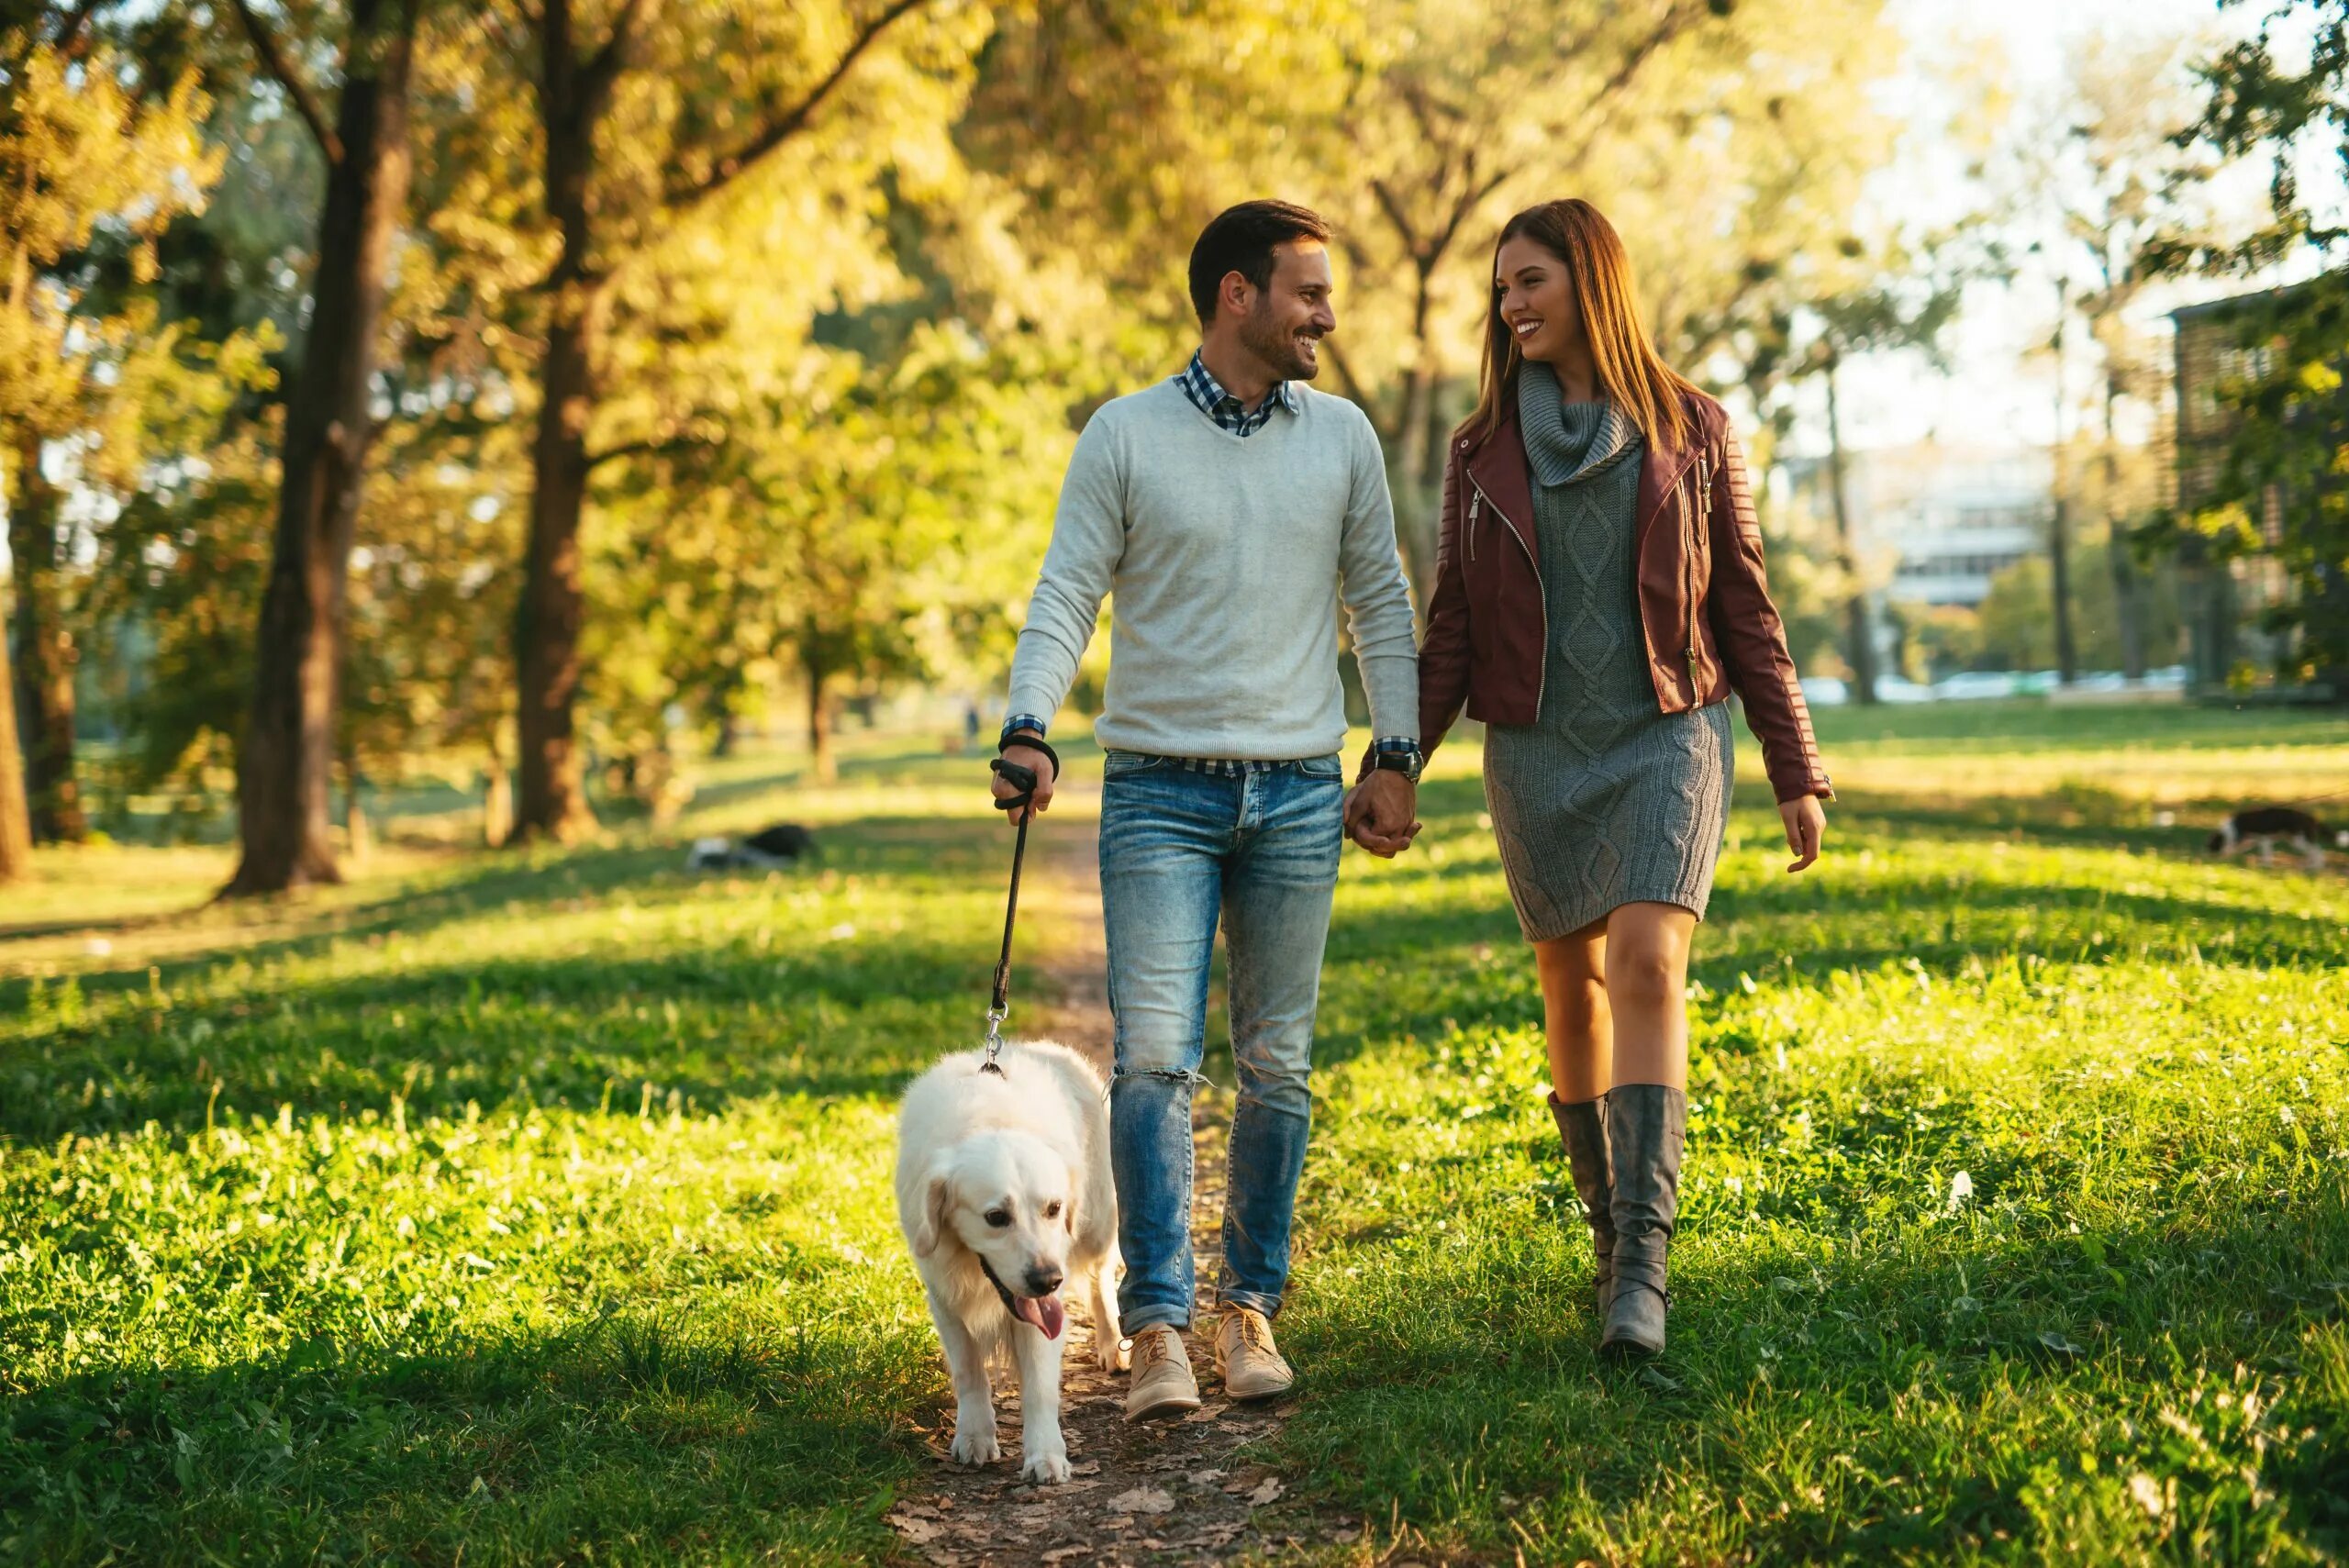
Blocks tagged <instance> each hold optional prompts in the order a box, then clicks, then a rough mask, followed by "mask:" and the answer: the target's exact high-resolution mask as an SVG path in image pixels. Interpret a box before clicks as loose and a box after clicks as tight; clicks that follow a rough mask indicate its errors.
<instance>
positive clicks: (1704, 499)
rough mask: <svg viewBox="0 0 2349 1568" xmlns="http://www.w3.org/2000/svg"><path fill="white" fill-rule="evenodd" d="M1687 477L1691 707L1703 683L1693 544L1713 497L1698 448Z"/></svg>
mask: <svg viewBox="0 0 2349 1568" xmlns="http://www.w3.org/2000/svg"><path fill="white" fill-rule="evenodd" d="M1690 477H1691V478H1692V479H1694V481H1695V494H1694V495H1692V496H1691V497H1690V500H1691V506H1690V508H1689V528H1688V542H1687V550H1688V559H1687V562H1685V563H1684V568H1685V570H1686V572H1687V589H1688V650H1687V652H1688V706H1690V707H1695V706H1698V705H1699V704H1700V703H1702V702H1703V701H1704V700H1705V694H1704V690H1703V687H1702V686H1701V684H1699V683H1698V679H1697V546H1698V536H1699V535H1700V534H1701V532H1702V531H1703V527H1704V517H1705V508H1706V507H1707V506H1709V505H1710V504H1711V501H1712V498H1713V489H1712V485H1711V484H1709V483H1708V479H1709V469H1708V467H1707V464H1706V462H1705V454H1704V453H1703V452H1702V451H1699V452H1698V454H1697V466H1696V469H1695V471H1694V472H1693V473H1692V474H1691V476H1690Z"/></svg>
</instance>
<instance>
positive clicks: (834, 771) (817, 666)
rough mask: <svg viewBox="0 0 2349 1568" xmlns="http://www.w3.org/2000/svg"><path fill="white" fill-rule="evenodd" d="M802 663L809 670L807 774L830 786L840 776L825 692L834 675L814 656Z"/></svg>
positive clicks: (807, 657) (804, 658) (808, 656)
mask: <svg viewBox="0 0 2349 1568" xmlns="http://www.w3.org/2000/svg"><path fill="white" fill-rule="evenodd" d="M810 640H811V642H812V640H813V639H810ZM802 662H804V663H805V664H806V665H807V771H808V773H809V774H810V775H811V776H812V777H813V778H814V779H815V780H816V782H817V783H818V784H830V783H832V782H834V781H835V780H837V779H838V778H839V777H840V772H841V771H840V759H839V758H838V757H837V756H836V755H834V752H833V747H832V708H831V698H830V697H829V695H826V694H825V691H824V686H825V683H826V682H827V681H828V680H829V677H830V672H829V671H828V670H826V669H825V668H824V662H823V661H822V660H821V659H820V658H818V656H817V655H816V654H814V653H812V652H810V653H807V654H806V655H804V656H803V659H802Z"/></svg>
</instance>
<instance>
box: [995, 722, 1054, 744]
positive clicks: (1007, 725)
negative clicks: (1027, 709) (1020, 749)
mask: <svg viewBox="0 0 2349 1568" xmlns="http://www.w3.org/2000/svg"><path fill="white" fill-rule="evenodd" d="M1015 729H1032V730H1034V731H1035V732H1036V733H1037V734H1038V735H1041V734H1043V733H1044V721H1043V720H1042V719H1041V718H1038V717H1036V716H1035V715H1034V714H1032V713H1015V714H1013V715H1012V716H1011V717H1009V718H1007V719H1005V720H1004V721H1003V730H1002V733H1000V734H998V735H997V736H996V740H995V744H996V751H1001V750H1003V748H1004V747H1005V746H1006V745H1008V744H1009V743H1010V740H1011V732H1012V731H1013V730H1015Z"/></svg>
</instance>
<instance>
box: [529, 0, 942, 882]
mask: <svg viewBox="0 0 2349 1568" xmlns="http://www.w3.org/2000/svg"><path fill="white" fill-rule="evenodd" d="M924 4H925V0H867V3H864V4H845V3H844V4H841V5H824V6H815V7H812V8H811V7H803V6H796V5H785V6H782V7H780V8H779V9H778V8H777V7H775V6H773V5H772V4H768V5H760V6H733V5H718V4H715V3H714V0H712V3H709V4H699V5H695V4H685V3H683V0H679V3H675V4H671V5H667V6H663V5H661V4H659V3H658V0H653V3H649V4H648V3H647V0H618V4H617V5H616V6H610V7H608V8H607V13H608V14H607V17H605V19H604V20H603V21H602V22H601V23H600V25H599V24H597V23H596V21H595V20H593V19H592V18H591V17H589V16H588V15H586V14H585V8H584V7H579V6H574V5H573V0H544V3H543V4H542V5H540V6H537V7H535V8H534V7H532V6H527V5H524V6H518V7H517V10H516V15H517V16H518V23H516V24H514V26H512V27H507V28H506V29H505V30H506V36H507V47H508V49H509V50H510V51H511V54H512V56H513V58H515V59H516V60H517V61H528V69H529V72H530V75H531V79H532V85H533V88H534V91H535V95H536V96H535V102H536V109H537V116H536V121H537V123H536V126H535V128H534V129H535V133H536V135H537V136H538V138H539V142H540V146H539V152H540V160H541V179H540V203H541V205H542V209H543V215H544V217H545V220H546V222H547V224H548V225H549V227H550V228H551V230H552V234H551V242H552V248H553V261H552V264H551V266H550V267H549V269H548V271H547V272H546V275H545V279H544V283H543V286H542V289H541V291H540V293H541V297H542V300H543V312H542V315H541V317H540V321H539V324H538V331H539V337H540V360H539V368H538V394H539V406H538V412H537V420H538V425H537V434H536V438H535V440H534V443H533V446H532V450H531V457H530V466H531V495H530V504H529V532H528V538H527V543H526V547H525V553H524V558H523V579H522V584H521V598H520V604H519V607H518V610H517V612H516V617H515V668H516V675H517V682H516V684H517V696H518V733H519V739H520V751H521V755H520V759H519V761H520V790H519V797H518V802H517V808H516V832H517V835H518V836H521V837H535V836H545V837H549V838H552V839H555V840H572V839H575V838H577V837H578V836H579V835H580V834H582V833H583V832H584V831H585V830H586V829H588V828H590V827H592V826H593V823H594V817H593V816H592V814H591V812H590V810H589V808H588V805H587V799H586V795H585V793H584V788H583V777H582V757H581V754H580V751H579V747H578V742H577V734H576V728H577V726H576V717H575V714H574V711H573V709H574V705H575V703H576V700H577V697H578V695H579V690H580V683H581V677H582V666H581V637H582V633H583V630H584V625H585V619H586V613H587V607H588V606H587V599H586V595H585V591H584V576H583V571H584V555H583V550H582V544H581V539H580V529H581V521H582V517H583V516H584V512H585V509H586V506H587V504H588V500H589V490H590V484H591V481H592V480H593V479H594V477H595V476H596V473H597V471H598V470H599V469H603V468H605V467H606V466H607V465H610V464H614V463H618V462H624V461H626V460H628V459H629V458H632V457H635V456H638V455H640V454H642V453H644V452H646V451H647V450H650V449H651V448H653V447H656V446H659V445H662V444H663V443H664V442H665V441H666V440H667V439H669V438H668V437H667V436H664V435H663V434H662V433H661V432H659V431H657V430H655V431H644V432H640V433H638V434H635V435H633V436H619V435H614V436H613V437H612V439H609V440H608V441H602V442H599V441H598V439H597V437H598V435H599V434H601V433H604V427H605V426H606V425H607V422H606V421H599V419H598V411H599V406H600V405H601V403H602V401H603V399H604V397H605V395H606V394H607V391H608V380H607V378H608V376H609V374H610V373H611V371H612V368H613V367H612V363H611V359H612V350H613V343H612V339H613V338H614V336H615V333H616V330H620V329H624V328H625V327H626V325H627V320H626V318H627V317H629V314H630V306H631V304H632V303H633V302H632V301H631V300H630V299H629V289H630V287H631V286H632V285H633V286H639V287H642V286H648V279H649V277H650V276H652V275H657V274H658V273H659V272H660V269H661V264H662V261H664V260H667V261H674V260H675V259H676V254H677V252H676V250H675V249H674V247H675V245H676V243H677V235H678V233H679V231H680V230H681V229H685V230H690V229H692V228H693V226H695V225H696V224H697V223H699V222H700V221H702V220H704V219H706V218H707V217H708V215H709V214H711V213H712V212H713V211H716V210H717V209H718V208H719V207H720V206H722V205H723V204H725V203H727V202H728V201H729V200H732V199H734V198H735V197H736V195H737V194H738V192H739V190H740V187H741V186H742V185H743V184H744V183H745V182H746V177H748V176H751V175H753V174H758V175H762V176H764V175H768V174H770V173H773V172H775V171H778V170H780V169H783V168H784V167H785V163H786V161H787V160H788V158H790V157H793V156H796V155H798V154H800V153H801V152H802V151H803V150H804V149H805V148H806V147H807V145H808V144H809V143H810V142H811V141H812V140H814V139H815V138H816V137H817V133H818V131H819V130H824V131H826V132H827V134H828V135H829V134H830V133H831V132H832V129H833V128H832V125H831V121H832V119H833V118H834V116H833V114H832V113H831V111H834V110H835V109H836V108H837V107H838V106H839V105H840V104H841V102H842V101H843V100H844V99H845V97H846V95H847V93H848V84H849V83H851V80H852V76H853V75H854V73H855V72H856V71H857V68H858V66H859V64H860V63H861V62H863V61H867V60H868V59H869V58H874V59H877V58H878V51H879V50H880V49H881V47H882V46H883V45H884V43H885V40H889V39H892V38H893V35H894V34H895V33H896V32H897V31H902V30H904V28H905V27H906V24H907V21H908V19H909V18H912V17H914V16H915V14H916V13H918V12H919V11H921V10H922V9H923V8H924ZM499 16H500V18H501V23H503V19H504V13H503V12H501V13H499ZM517 28H518V29H519V30H516V29H517ZM978 41H979V39H978V36H977V33H976V29H975V28H974V26H973V21H972V19H971V18H968V17H963V18H960V19H958V20H952V21H950V22H949V23H945V24H940V25H938V26H937V27H934V28H930V29H928V30H927V31H922V32H918V35H917V36H916V37H915V38H914V39H912V40H911V41H910V43H909V46H908V48H907V50H903V51H900V53H899V55H898V57H897V61H896V69H895V70H894V71H893V72H890V73H889V78H890V80H889V81H888V82H887V83H886V88H887V89H888V90H889V91H890V92H891V93H893V94H895V95H897V96H898V97H899V98H900V99H901V98H902V95H903V94H904V93H905V92H906V91H907V90H908V88H909V87H910V88H911V89H912V90H914V91H916V92H917V93H920V92H921V91H922V90H923V89H924V88H928V89H929V94H928V95H929V96H930V99H931V103H930V106H929V107H928V111H927V113H926V114H925V115H923V116H922V118H927V119H929V120H930V123H932V124H934V125H937V126H939V127H940V128H941V129H942V128H943V126H944V124H945V123H946V121H947V119H948V117H949V115H948V114H947V113H944V112H941V110H943V109H947V108H949V107H950V106H951V105H952V102H953V101H954V99H955V96H956V95H958V94H959V92H960V89H961V86H962V85H963V83H964V80H965V78H966V73H967V69H968V59H969V55H970V52H971V51H972V50H974V48H975V46H976V44H977V43H978ZM941 88H943V89H945V92H946V97H945V98H944V99H943V100H941V99H939V98H938V97H937V93H938V90H939V89H941ZM888 118H889V117H888V116H883V117H881V119H882V122H883V123H884V124H885V123H886V121H887V119H888ZM917 123H918V121H917ZM852 134H853V135H855V136H862V137H865V138H866V139H868V140H869V139H870V132H868V131H866V130H863V129H862V128H858V129H856V130H854V131H853V133H852ZM795 173H796V176H797V177H799V178H801V179H810V178H811V176H810V173H809V171H808V170H807V168H806V166H805V161H804V160H803V161H802V162H801V164H800V166H799V167H798V168H797V169H796V170H795ZM811 183H813V182H812V181H811ZM664 252H665V255H664ZM700 264H702V265H705V266H706V265H707V257H706V256H705V257H703V258H701V259H700Z"/></svg>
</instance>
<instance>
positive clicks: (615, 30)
mask: <svg viewBox="0 0 2349 1568" xmlns="http://www.w3.org/2000/svg"><path fill="white" fill-rule="evenodd" d="M643 8H644V3H643V0H621V5H620V12H619V15H618V16H617V17H613V18H612V35H611V37H609V38H607V39H605V40H604V47H603V48H601V49H599V50H596V53H595V55H594V57H593V58H591V59H590V60H589V61H587V65H586V69H585V70H584V72H583V74H584V76H585V78H586V81H587V89H586V90H587V92H588V93H590V94H592V95H597V96H601V95H602V93H603V92H604V90H605V89H606V88H607V87H608V86H609V85H610V83H611V80H612V78H613V77H614V76H616V75H618V73H619V70H620V67H621V66H622V65H625V64H626V63H627V62H628V46H629V43H630V42H631V41H632V40H633V34H634V33H635V30H636V18H637V15H638V13H639V12H640V11H642V10H643Z"/></svg>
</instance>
